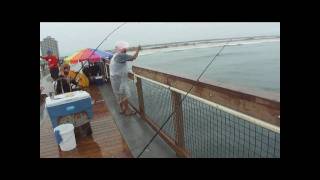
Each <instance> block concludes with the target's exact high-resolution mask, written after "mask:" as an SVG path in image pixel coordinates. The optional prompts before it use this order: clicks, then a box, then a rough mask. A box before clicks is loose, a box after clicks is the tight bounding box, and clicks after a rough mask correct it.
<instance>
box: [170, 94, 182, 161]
mask: <svg viewBox="0 0 320 180" xmlns="http://www.w3.org/2000/svg"><path fill="white" fill-rule="evenodd" d="M171 101H172V110H173V111H174V112H175V113H174V115H173V123H174V129H175V143H176V145H177V146H178V147H179V148H181V149H182V150H184V149H185V144H184V127H183V111H182V105H181V94H179V93H177V92H175V91H171ZM177 156H179V157H185V155H184V154H180V153H177Z"/></svg>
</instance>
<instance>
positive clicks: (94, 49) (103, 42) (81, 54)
mask: <svg viewBox="0 0 320 180" xmlns="http://www.w3.org/2000/svg"><path fill="white" fill-rule="evenodd" d="M125 24H126V23H122V24H121V25H119V26H118V27H116V28H115V29H114V30H113V31H111V32H110V33H109V34H108V35H107V36H106V37H105V38H104V39H103V40H102V41H101V42H100V44H99V45H98V46H97V47H96V48H95V49H94V51H92V53H91V54H90V56H89V57H88V60H86V61H89V58H90V57H91V56H92V55H93V54H94V52H96V51H97V49H98V48H99V47H100V46H101V45H102V43H104V41H106V40H107V39H108V38H109V37H110V36H111V35H112V34H113V33H114V32H116V31H117V30H118V29H120V28H121V27H122V26H123V25H125ZM82 56H83V54H81V56H80V58H79V60H80V59H81V58H82ZM79 60H78V61H79ZM83 67H84V65H82V67H81V68H80V70H79V71H77V73H76V75H75V77H74V78H73V80H75V79H76V77H77V76H78V74H79V73H80V71H81V70H82V69H83Z"/></svg>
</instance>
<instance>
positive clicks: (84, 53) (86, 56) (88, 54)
mask: <svg viewBox="0 0 320 180" xmlns="http://www.w3.org/2000/svg"><path fill="white" fill-rule="evenodd" d="M112 56H113V54H112V53H111V52H106V51H101V50H96V51H95V50H94V49H91V48H87V49H83V50H81V51H78V52H76V53H74V54H72V55H71V56H69V57H67V58H65V60H64V61H65V62H66V63H71V64H76V63H79V62H82V61H89V62H93V63H94V62H99V61H100V60H102V59H107V60H110V59H111V58H112Z"/></svg>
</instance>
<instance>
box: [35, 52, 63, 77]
mask: <svg viewBox="0 0 320 180" xmlns="http://www.w3.org/2000/svg"><path fill="white" fill-rule="evenodd" d="M40 58H42V59H44V60H46V61H47V62H48V64H49V69H50V74H51V77H52V79H53V80H56V79H57V78H58V77H59V66H58V59H57V57H56V56H54V55H53V54H52V51H51V50H48V51H47V56H45V57H43V56H40Z"/></svg>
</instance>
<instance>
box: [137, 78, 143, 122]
mask: <svg viewBox="0 0 320 180" xmlns="http://www.w3.org/2000/svg"><path fill="white" fill-rule="evenodd" d="M136 78H137V83H136V86H137V94H138V101H139V111H140V115H141V117H142V118H144V117H145V113H144V101H143V91H142V82H141V78H139V77H136Z"/></svg>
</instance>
